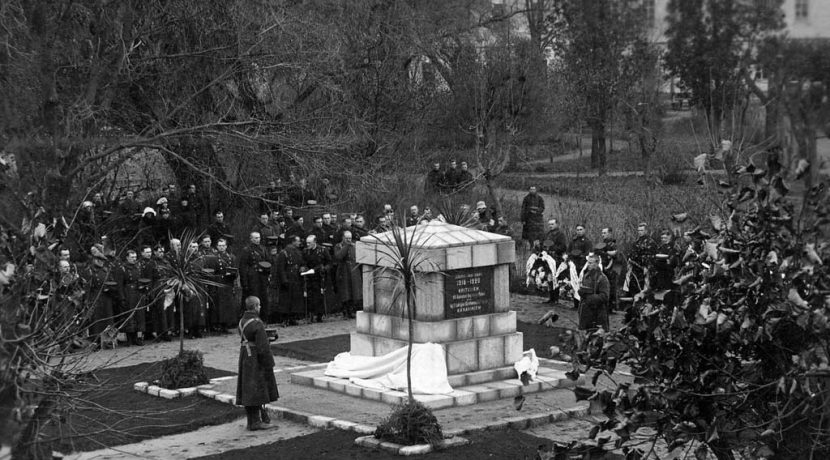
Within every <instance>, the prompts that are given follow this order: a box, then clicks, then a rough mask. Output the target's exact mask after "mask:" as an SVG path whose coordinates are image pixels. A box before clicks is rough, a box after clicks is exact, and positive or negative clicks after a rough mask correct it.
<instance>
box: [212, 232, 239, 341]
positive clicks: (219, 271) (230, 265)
mask: <svg viewBox="0 0 830 460" xmlns="http://www.w3.org/2000/svg"><path fill="white" fill-rule="evenodd" d="M237 265H238V264H237V260H236V256H234V255H233V254H231V253H230V252H228V241H227V240H226V239H224V238H219V241H217V242H216V275H217V277H218V278H219V281H220V282H221V283H222V286H219V287H215V288H214V289H215V293H216V294H215V298H214V300H215V302H214V305H213V311H212V312H211V314H212V315H213V316H212V317H211V322H212V323H213V324H215V325H217V326H218V327H220V328H222V330H223V331H227V330H228V328H229V327H231V325H232V324H233V323H234V322H236V318H238V317H239V315H238V314H237V309H236V305H239V304H238V303H237V302H236V300H235V299H236V295H235V291H236V283H237V279H238V278H239V269H238V267H237Z"/></svg>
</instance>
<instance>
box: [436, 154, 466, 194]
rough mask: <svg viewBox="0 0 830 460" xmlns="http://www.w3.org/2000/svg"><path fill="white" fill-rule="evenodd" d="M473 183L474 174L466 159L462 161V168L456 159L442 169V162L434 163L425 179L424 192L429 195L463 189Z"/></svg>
mask: <svg viewBox="0 0 830 460" xmlns="http://www.w3.org/2000/svg"><path fill="white" fill-rule="evenodd" d="M472 183H473V174H472V173H471V172H470V169H469V166H468V165H467V162H466V161H462V162H461V168H459V167H458V163H457V162H456V161H455V160H450V162H449V164H448V165H447V168H446V169H443V170H442V169H441V163H439V162H436V163H433V165H432V169H431V170H430V171H429V173H427V177H426V180H425V181H424V193H425V194H426V195H427V196H430V195H433V194H437V193H452V192H456V191H458V190H461V189H463V188H465V187H467V186H469V185H470V184H472Z"/></svg>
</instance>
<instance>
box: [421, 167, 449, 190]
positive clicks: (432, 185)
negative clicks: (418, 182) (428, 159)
mask: <svg viewBox="0 0 830 460" xmlns="http://www.w3.org/2000/svg"><path fill="white" fill-rule="evenodd" d="M443 180H444V173H443V172H441V170H440V169H439V170H435V169H431V170H430V171H429V172H428V173H427V178H426V181H424V193H427V194H429V193H438V192H439V191H440V190H441V182H442V181H443Z"/></svg>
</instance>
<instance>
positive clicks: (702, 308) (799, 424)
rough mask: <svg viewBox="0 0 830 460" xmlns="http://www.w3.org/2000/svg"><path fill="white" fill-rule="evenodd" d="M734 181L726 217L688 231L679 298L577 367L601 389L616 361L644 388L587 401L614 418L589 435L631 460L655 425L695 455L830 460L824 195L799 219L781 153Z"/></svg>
mask: <svg viewBox="0 0 830 460" xmlns="http://www.w3.org/2000/svg"><path fill="white" fill-rule="evenodd" d="M804 169H806V168H802V171H800V172H801V174H803V173H804V172H805V171H803V170H804ZM735 172H736V175H735V179H734V181H733V182H732V183H728V184H724V185H723V186H722V187H721V189H722V191H721V194H722V199H723V207H722V209H723V210H724V215H721V216H712V217H711V218H710V220H709V221H710V225H711V228H698V229H695V230H694V231H692V232H690V234H692V235H693V237H694V238H695V241H693V242H692V243H691V244H690V245H689V248H688V249H687V250H686V252H685V254H684V256H683V266H682V267H681V271H680V273H679V274H678V277H677V279H676V280H675V285H676V289H675V290H674V293H673V295H669V296H667V297H666V298H664V299H663V300H660V301H657V300H655V299H654V298H653V296H649V295H648V294H647V295H646V296H645V298H644V299H643V300H642V301H640V302H638V303H636V304H635V306H634V307H633V309H632V311H631V313H630V318H631V319H630V321H629V322H628V323H627V324H626V325H625V326H624V327H623V328H622V329H621V330H620V331H618V332H614V333H603V334H598V335H595V336H594V337H592V339H591V340H592V341H591V342H590V343H592V344H593V346H589V348H588V349H587V351H586V353H585V356H584V362H583V364H585V365H587V366H586V367H584V368H583V367H582V366H580V367H579V368H578V369H577V371H578V372H586V373H588V372H591V369H592V368H593V369H597V370H598V371H594V377H595V379H594V384H596V379H597V378H598V376H599V375H600V374H602V373H604V372H613V370H614V367H615V366H616V363H617V361H619V362H620V363H625V364H627V365H629V366H630V367H631V372H632V374H634V375H635V376H636V380H635V382H634V384H631V383H618V384H617V385H616V388H615V389H613V390H590V389H588V388H580V389H579V391H580V392H581V393H585V394H580V395H578V396H579V397H581V398H582V399H588V400H590V401H591V403H592V406H593V407H597V408H600V409H601V410H602V412H603V413H604V414H605V415H606V416H607V420H605V421H603V422H601V423H599V424H598V425H597V426H596V427H595V428H594V430H592V431H591V433H589V434H590V437H591V438H595V439H601V438H602V437H601V436H600V433H602V432H610V433H613V434H614V435H616V437H617V439H616V441H615V442H613V443H610V442H609V443H608V446H611V445H613V448H615V449H622V450H623V452H624V453H626V454H627V455H629V456H631V457H632V458H640V457H642V455H643V454H644V452H643V451H641V450H640V449H638V448H634V447H631V446H629V441H630V440H631V439H632V437H633V436H634V434H635V433H636V432H637V431H638V430H639V429H641V428H645V427H648V428H650V429H652V430H653V435H654V437H655V439H662V440H663V441H665V443H666V445H667V447H668V449H669V450H670V451H672V450H674V449H677V448H685V449H689V450H691V449H693V448H694V449H695V455H696V456H697V458H704V457H705V456H706V455H707V453H711V454H713V455H714V456H715V457H717V458H718V459H730V458H734V455H735V452H736V451H737V452H740V453H741V454H742V455H745V456H747V457H750V458H759V457H772V456H774V457H776V458H827V457H828V456H830V366H828V356H830V325H829V324H828V316H830V269H828V261H830V244H828V238H827V237H828V223H830V205H829V204H828V203H830V197H828V191H827V187H826V186H825V185H824V184H821V185H817V186H814V187H812V188H811V189H808V190H807V191H806V192H805V196H804V197H803V202H801V206H800V209H798V208H799V206H797V204H798V201H797V200H793V201H790V200H788V199H787V194H788V191H789V190H788V186H787V185H786V183H785V181H784V177H783V174H782V167H781V165H780V164H779V162H778V159H777V157H776V156H775V155H773V154H770V155H769V158H768V160H767V164H766V167H765V169H762V168H760V167H758V166H755V165H753V164H748V165H744V166H739V167H738V168H737V170H736V171H735ZM598 373H599V374H598ZM586 390H588V391H586ZM598 436H600V437H598ZM695 446H696V447H695Z"/></svg>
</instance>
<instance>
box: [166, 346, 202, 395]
mask: <svg viewBox="0 0 830 460" xmlns="http://www.w3.org/2000/svg"><path fill="white" fill-rule="evenodd" d="M158 382H159V383H158V385H159V386H160V387H162V388H169V389H174V388H190V387H195V386H198V385H204V384H206V383H209V380H208V378H207V375H206V374H205V361H204V357H203V356H202V352H201V351H198V350H183V351H182V352H181V353H179V354H178V355H176V356H174V357H172V358H168V359H165V360H164V362H163V363H162V365H161V377H160V378H159V379H158Z"/></svg>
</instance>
